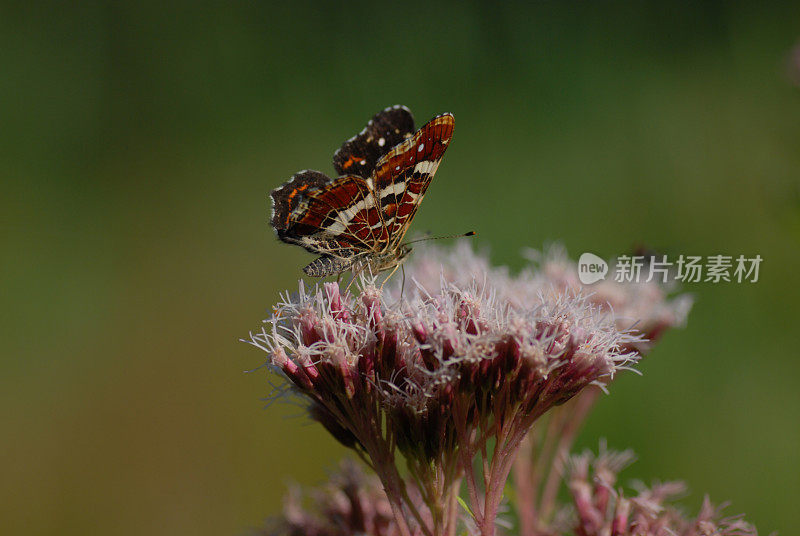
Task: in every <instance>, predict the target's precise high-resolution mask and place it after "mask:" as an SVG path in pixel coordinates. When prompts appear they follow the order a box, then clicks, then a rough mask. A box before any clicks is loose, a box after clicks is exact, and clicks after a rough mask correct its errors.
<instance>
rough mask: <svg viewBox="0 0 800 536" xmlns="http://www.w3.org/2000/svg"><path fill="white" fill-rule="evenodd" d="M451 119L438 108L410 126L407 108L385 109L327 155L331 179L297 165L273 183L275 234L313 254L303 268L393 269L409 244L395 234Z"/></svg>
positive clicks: (421, 189)
mask: <svg viewBox="0 0 800 536" xmlns="http://www.w3.org/2000/svg"><path fill="white" fill-rule="evenodd" d="M453 126H454V119H453V115H452V114H448V113H446V114H441V115H438V116H436V117H434V118H433V119H431V120H430V121H429V122H428V123H426V124H425V125H424V126H423V127H422V128H420V129H419V130H416V131H415V130H414V117H413V116H412V115H411V112H410V111H409V109H408V108H406V107H405V106H392V107H390V108H386V109H385V110H383V111H381V112H378V113H377V114H376V115H375V116H374V117H373V118H372V119H371V120H370V121H369V122H368V123H367V126H366V127H364V129H363V130H362V131H361V132H360V133H359V134H358V135H356V136H354V137H353V138H350V139H349V140H347V141H346V142H344V144H343V145H342V147H341V148H340V149H339V150H338V151H336V154H334V155H333V167H334V169H335V170H336V173H337V174H338V176H337V177H336V178H330V177H328V176H327V175H325V174H324V173H321V172H319V171H311V170H304V171H300V172H298V173H296V174H295V175H294V176H293V177H292V178H291V179H290V180H289V181H288V182H286V184H284V185H283V186H281V187H280V188H277V189H275V190H273V191H272V193H271V194H270V195H271V197H272V221H271V223H272V226H273V227H274V228H275V232H276V234H277V235H278V238H279V239H280V240H282V241H283V242H287V243H289V244H297V245H299V246H302V247H303V248H305V249H306V250H308V251H310V252H311V253H316V254H318V255H320V257H319V258H317V259H315V260H314V261H312V262H311V263H310V264H308V265H307V266H306V267H305V268H303V271H304V272H305V273H306V274H307V275H309V276H312V277H325V276H329V275H337V274H340V273H342V272H345V271H347V270H352V271H354V272H361V271H370V272H371V273H373V274H377V273H378V272H381V271H383V270H389V269H392V268H396V267H397V266H398V265H399V264H400V263H401V262H402V261H403V259H404V258H405V257H406V256H407V255H408V254H409V253H410V251H411V247H410V246H409V245H408V244H404V243H403V237H404V236H405V234H406V231H408V227H409V225H410V224H411V220H412V219H413V218H414V215H415V214H416V212H417V208H418V207H419V204H420V203H421V202H422V198H423V197H424V195H425V191H426V190H427V188H428V185H429V184H430V182H431V180H432V179H433V175H434V173H436V169H437V168H438V167H439V162H440V161H441V159H442V156H443V155H444V152H445V150H446V149H447V146H448V144H449V143H450V139H451V138H452V136H453Z"/></svg>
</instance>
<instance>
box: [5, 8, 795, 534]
mask: <svg viewBox="0 0 800 536" xmlns="http://www.w3.org/2000/svg"><path fill="white" fill-rule="evenodd" d="M787 4H788V3H787ZM798 42H800V5H798V4H796V3H795V5H794V7H785V6H784V5H782V4H774V5H770V4H764V3H758V4H756V3H750V4H747V3H727V2H704V3H698V5H689V4H688V3H687V4H686V5H682V4H673V3H665V4H663V5H656V4H655V3H653V4H646V3H638V2H637V3H635V4H626V3H602V4H597V5H592V6H580V7H578V6H576V5H573V4H567V3H563V4H562V3H547V4H539V5H534V6H529V5H525V4H522V3H506V4H503V5H495V4H492V3H489V2H459V3H456V2H453V3H447V4H437V5H435V6H432V5H429V4H428V3H413V2H404V3H397V4H394V5H393V6H389V5H388V4H387V5H383V4H381V5H378V4H377V3H363V4H351V5H350V6H349V7H341V6H338V5H334V4H303V3H292V5H291V6H289V5H271V4H265V3H259V2H247V3H245V2H242V3H230V4H229V3H202V2H201V3H196V2H184V3H173V2H109V3H86V4H79V3H73V4H72V5H70V6H69V7H67V5H66V3H64V4H62V3H57V2H53V3H38V2H34V3H28V4H25V5H17V6H15V7H12V6H9V5H6V6H4V7H2V8H0V51H2V53H1V54H0V73H2V74H0V121H1V122H0V124H2V130H0V176H2V184H3V193H2V195H0V221H2V226H0V233H2V255H0V258H1V259H2V264H1V265H0V270H1V271H0V278H2V279H1V280H2V297H3V307H2V315H3V318H2V322H0V336H1V337H2V353H3V356H2V377H1V378H0V382H1V390H0V408H1V409H0V418H2V433H3V439H2V441H1V442H0V462H1V463H2V468H1V469H0V471H1V472H2V476H1V477H0V482H2V484H0V519H2V522H0V523H2V525H3V533H5V534H32V535H38V534H63V535H70V534H115V535H138V534H198V535H200V534H209V535H211V534H215V535H216V534H241V533H243V532H245V531H246V530H247V529H248V528H250V527H253V526H258V525H260V524H261V522H262V520H263V518H264V517H265V516H267V515H269V514H272V513H275V512H276V511H277V510H278V508H279V506H280V498H281V496H282V494H283V492H284V489H285V484H286V483H287V482H288V481H290V480H295V481H298V482H301V483H304V484H313V483H316V482H319V481H320V480H321V479H322V478H323V476H324V473H325V470H326V468H330V467H331V466H333V465H334V464H335V462H336V460H337V459H338V458H340V457H341V456H342V455H343V454H344V449H343V448H341V447H339V446H338V445H337V444H336V443H335V441H334V440H332V439H331V438H329V437H328V436H327V435H326V434H325V433H324V432H323V431H322V430H321V428H320V427H318V426H316V425H312V424H309V422H308V421H307V420H306V419H305V418H303V416H302V411H301V410H299V409H298V408H295V407H292V406H288V405H281V404H279V405H275V406H273V407H271V408H269V409H267V410H264V409H263V402H262V401H261V400H260V399H261V397H263V396H265V395H266V394H267V393H268V392H269V388H268V385H267V381H266V380H267V375H266V373H265V372H264V371H263V370H261V371H257V372H255V373H252V374H244V373H243V371H245V370H248V369H253V368H255V367H257V366H258V365H260V364H261V363H262V361H263V360H264V358H265V356H264V355H263V354H261V353H259V352H257V351H256V350H254V349H252V348H251V347H249V346H246V345H245V344H242V343H240V342H238V341H237V340H238V338H240V337H246V336H247V333H248V331H249V330H250V329H253V328H257V327H258V326H259V324H260V320H261V319H262V318H264V317H266V316H267V314H268V310H269V308H270V306H271V304H272V303H273V302H274V301H275V299H276V297H277V294H278V292H279V291H281V290H283V289H286V288H296V281H297V278H298V276H299V275H300V271H299V269H300V267H301V266H302V265H303V264H304V263H306V262H308V261H309V260H310V258H311V257H310V256H309V255H307V254H305V253H304V252H302V251H301V250H300V249H299V248H293V247H289V246H284V245H280V244H278V242H277V241H276V240H275V238H274V237H273V234H272V231H271V229H270V228H269V226H268V224H267V220H268V201H267V193H268V192H269V190H271V189H272V188H274V187H276V186H278V185H279V184H280V183H281V182H283V181H284V180H285V179H287V178H288V177H289V176H291V174H292V173H294V172H295V171H297V170H299V169H303V168H314V169H320V170H323V171H325V172H328V173H332V167H331V164H330V158H331V156H332V154H333V152H334V150H335V149H337V148H338V146H339V144H340V143H341V142H342V141H343V140H344V139H346V138H348V137H350V136H351V135H353V134H355V133H356V132H357V131H359V130H360V129H361V128H362V126H363V124H364V123H365V122H366V120H367V119H368V118H369V117H370V116H371V115H372V114H373V113H374V112H376V111H377V110H379V109H381V108H383V107H385V106H388V105H391V104H396V103H403V104H406V105H408V106H409V107H411V109H412V110H413V111H414V112H415V114H416V116H417V120H418V122H420V123H421V122H424V121H425V120H427V119H428V118H430V117H431V116H433V115H435V114H437V113H440V112H443V111H450V112H453V113H454V114H455V116H456V118H457V127H456V133H455V137H454V140H453V144H452V147H451V148H450V150H449V151H448V153H447V157H446V158H445V160H444V162H443V164H442V166H441V168H440V170H439V173H438V174H437V177H436V180H435V181H434V183H433V185H432V187H431V189H430V190H429V192H428V195H427V196H426V201H425V203H424V206H423V208H422V210H421V211H420V212H419V215H418V217H417V218H416V223H415V224H414V227H413V231H412V232H424V231H432V232H435V233H437V234H446V233H457V232H463V231H466V230H470V229H474V230H477V231H478V233H479V236H478V237H477V239H476V241H477V242H478V243H479V244H481V245H488V246H490V247H491V250H492V254H493V259H494V260H495V261H496V262H498V263H507V264H510V265H511V266H513V267H520V266H521V265H522V261H521V258H520V256H519V253H518V252H519V250H520V249H521V248H522V247H524V246H534V247H541V246H542V245H543V244H545V243H546V242H548V241H553V240H560V241H562V242H563V243H564V244H565V245H566V246H567V247H568V249H569V250H570V251H571V253H572V255H573V256H575V257H577V256H578V255H579V254H580V253H581V252H583V251H587V250H588V251H592V252H595V253H598V254H600V255H602V256H606V257H608V256H612V255H616V254H618V253H623V252H629V251H631V248H632V247H633V246H634V245H635V244H639V243H646V244H648V245H650V246H652V247H655V248H659V249H661V250H662V251H665V252H667V253H669V254H670V255H673V254H674V255H677V254H680V253H684V254H696V255H711V254H718V253H723V254H730V255H739V254H746V255H748V256H751V255H755V254H760V255H761V256H762V257H763V258H764V262H763V264H762V270H761V280H760V281H759V282H758V283H756V284H718V285H713V284H709V283H706V284H697V285H692V286H690V287H689V289H688V290H690V291H691V292H693V293H694V294H695V295H696V297H697V303H696V306H695V308H694V310H693V312H692V314H691V316H690V318H689V323H688V326H687V328H686V329H685V330H678V331H673V332H671V333H669V334H668V336H667V337H666V338H665V339H664V340H663V342H662V343H661V344H660V345H659V346H658V347H657V349H656V351H655V352H654V353H653V354H652V355H651V356H650V357H649V358H648V359H647V360H646V361H645V362H644V363H643V364H642V367H641V368H642V370H643V372H644V375H643V376H642V377H637V376H635V375H633V374H626V375H624V376H623V377H621V378H620V379H619V381H618V382H617V383H616V384H615V385H614V388H613V391H612V394H611V396H609V397H605V398H604V399H602V401H601V404H600V405H599V406H598V408H597V409H596V412H595V413H594V415H593V416H592V418H591V419H590V421H589V423H588V425H587V428H586V429H585V430H584V433H583V434H582V436H581V439H580V444H581V446H596V445H597V441H598V438H600V437H606V438H608V441H609V444H610V445H611V446H613V447H618V448H625V447H632V448H634V449H635V450H636V451H637V453H638V454H639V458H640V461H639V462H638V463H637V464H635V465H634V466H633V467H632V468H631V469H630V470H628V471H627V472H626V473H625V474H624V476H626V477H627V478H628V479H630V478H641V479H644V480H647V481H650V480H652V479H655V478H661V479H685V480H686V481H687V482H688V484H689V485H690V487H691V489H692V491H693V493H692V494H691V495H690V496H688V497H687V498H686V500H685V504H686V505H687V507H689V508H692V509H695V508H696V507H697V505H698V504H699V502H700V500H701V498H702V495H703V493H704V492H708V493H710V494H711V496H712V498H714V499H715V500H717V501H723V500H730V501H732V503H733V505H732V507H731V508H730V509H729V510H728V511H729V512H730V513H737V512H746V513H747V514H748V517H749V519H750V520H752V521H753V522H755V523H756V524H757V525H758V527H759V528H760V529H761V532H762V533H763V534H768V533H769V532H770V531H772V530H779V531H781V533H782V534H791V533H792V531H793V530H795V529H796V528H797V525H798V521H800V520H799V519H798V514H797V504H796V502H797V497H798V496H800V476H799V475H800V454H799V453H800V427H799V426H798V423H799V422H800V394H799V393H800V390H798V380H800V364H799V363H798V357H800V355H799V352H798V342H797V333H798V327H797V326H798V323H800V306H798V303H799V300H800V284H799V283H798V281H799V280H800V275H798V265H800V248H799V247H798V246H799V245H800V88H798V87H797V86H795V85H793V84H792V79H791V76H790V73H789V71H790V69H791V67H790V66H789V58H790V56H791V51H792V48H793V47H794V46H796V45H797V44H798ZM796 68H797V69H800V65H798V66H797V67H796Z"/></svg>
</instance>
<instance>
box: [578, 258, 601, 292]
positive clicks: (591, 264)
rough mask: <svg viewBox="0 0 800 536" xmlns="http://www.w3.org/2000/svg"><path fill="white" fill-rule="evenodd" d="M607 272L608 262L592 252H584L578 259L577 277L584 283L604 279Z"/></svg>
mask: <svg viewBox="0 0 800 536" xmlns="http://www.w3.org/2000/svg"><path fill="white" fill-rule="evenodd" d="M607 273H608V263H607V262H606V261H604V260H603V259H601V258H600V257H598V256H597V255H595V254H594V253H589V252H586V253H584V254H583V255H581V257H580V259H578V279H580V280H581V283H583V284H584V285H591V284H592V283H597V282H598V281H600V280H601V279H605V278H606V274H607Z"/></svg>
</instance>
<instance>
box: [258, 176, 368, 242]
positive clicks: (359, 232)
mask: <svg viewBox="0 0 800 536" xmlns="http://www.w3.org/2000/svg"><path fill="white" fill-rule="evenodd" d="M271 196H272V200H273V206H274V210H273V215H272V226H273V227H274V228H275V231H276V232H277V234H278V238H279V239H280V240H282V241H284V242H287V243H290V244H298V245H300V246H302V247H304V248H305V249H307V250H308V251H311V252H312V253H319V254H330V255H336V256H344V257H348V256H352V255H354V254H356V253H358V252H359V251H363V250H370V249H372V248H374V247H375V244H376V242H377V241H378V240H379V239H380V232H379V231H376V229H374V227H376V226H378V227H379V226H380V215H379V214H378V213H377V210H376V209H375V197H374V195H373V194H372V190H371V189H370V188H369V187H368V185H367V183H366V182H365V181H364V179H362V178H361V177H358V176H355V175H345V176H342V177H338V178H336V179H331V178H329V177H328V176H327V175H325V174H324V173H320V172H319V171H311V170H305V171H301V172H299V173H297V174H296V175H294V177H292V179H291V180H289V182H287V183H286V184H284V185H283V186H281V187H280V188H278V189H276V190H273V192H272V194H271Z"/></svg>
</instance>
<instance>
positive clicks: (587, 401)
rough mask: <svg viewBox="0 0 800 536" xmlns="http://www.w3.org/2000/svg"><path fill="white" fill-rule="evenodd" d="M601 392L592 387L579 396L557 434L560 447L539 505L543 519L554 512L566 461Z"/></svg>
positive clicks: (551, 465) (551, 466)
mask: <svg viewBox="0 0 800 536" xmlns="http://www.w3.org/2000/svg"><path fill="white" fill-rule="evenodd" d="M600 392H601V391H600V388H598V387H594V386H590V387H588V388H587V389H586V390H585V391H584V392H583V393H581V394H580V395H578V397H577V399H576V400H575V401H574V404H573V407H574V409H573V410H572V411H571V412H570V415H569V418H568V419H567V420H566V422H564V424H563V425H562V427H561V430H560V432H559V433H558V434H557V435H558V436H559V440H558V446H557V447H556V451H555V454H554V455H553V457H552V463H551V464H550V473H549V474H548V475H547V480H546V482H545V485H544V492H543V493H542V500H541V503H540V505H539V511H540V512H541V516H542V517H543V518H546V517H549V516H550V514H551V513H552V512H553V508H554V507H555V501H556V495H557V494H558V485H559V484H560V483H561V472H562V469H563V464H564V460H565V458H566V456H567V454H569V451H570V449H571V448H572V444H573V443H574V442H575V437H576V436H577V435H578V431H579V430H580V429H581V425H582V424H583V421H584V420H585V419H586V416H587V415H588V414H589V410H590V409H592V406H594V403H595V401H596V400H597V397H598V396H599V394H600Z"/></svg>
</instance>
